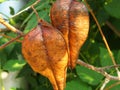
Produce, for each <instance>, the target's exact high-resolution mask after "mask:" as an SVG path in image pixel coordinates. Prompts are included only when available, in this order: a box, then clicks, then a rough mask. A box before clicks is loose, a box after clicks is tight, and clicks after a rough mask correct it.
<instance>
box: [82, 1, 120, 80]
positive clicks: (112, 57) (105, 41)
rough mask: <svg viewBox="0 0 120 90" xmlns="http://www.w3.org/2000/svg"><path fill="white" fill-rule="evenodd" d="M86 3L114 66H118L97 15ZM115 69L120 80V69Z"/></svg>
mask: <svg viewBox="0 0 120 90" xmlns="http://www.w3.org/2000/svg"><path fill="white" fill-rule="evenodd" d="M84 1H85V3H86V6H87V8H88V9H89V11H90V13H91V15H92V17H93V19H94V20H95V22H96V24H97V26H98V29H99V31H100V34H101V36H102V38H103V41H104V43H105V46H106V48H107V50H108V53H109V55H110V57H111V59H112V62H113V65H116V62H115V58H114V56H113V53H112V51H111V50H110V47H109V45H108V43H107V40H106V38H105V36H104V34H103V32H102V29H101V27H100V24H99V22H98V20H97V18H96V17H95V15H94V13H93V11H92V9H91V7H90V6H89V4H88V3H87V1H86V0H84ZM115 69H116V71H117V74H118V76H119V78H120V71H119V69H118V68H117V67H116V68H115Z"/></svg>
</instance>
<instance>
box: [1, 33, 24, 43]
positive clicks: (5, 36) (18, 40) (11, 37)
mask: <svg viewBox="0 0 120 90" xmlns="http://www.w3.org/2000/svg"><path fill="white" fill-rule="evenodd" d="M0 36H3V37H5V38H9V39H14V38H12V37H10V36H7V35H5V34H0ZM16 41H17V42H22V41H21V40H16Z"/></svg>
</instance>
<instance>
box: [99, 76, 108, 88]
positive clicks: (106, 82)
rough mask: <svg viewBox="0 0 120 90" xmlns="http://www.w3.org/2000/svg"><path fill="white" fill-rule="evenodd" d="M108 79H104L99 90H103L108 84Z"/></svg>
mask: <svg viewBox="0 0 120 90" xmlns="http://www.w3.org/2000/svg"><path fill="white" fill-rule="evenodd" d="M109 81H110V80H109V79H108V78H105V81H104V83H103V85H102V86H101V88H100V90H104V88H105V86H106V85H107V84H108V83H109Z"/></svg>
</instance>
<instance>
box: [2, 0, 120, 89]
mask: <svg viewBox="0 0 120 90" xmlns="http://www.w3.org/2000/svg"><path fill="white" fill-rule="evenodd" d="M3 1H4V0H1V1H0V3H2V2H3ZM35 1H36V0H30V1H29V2H28V3H27V4H26V5H25V6H24V7H23V9H24V8H26V7H28V6H29V5H31V4H33V3H34V2H35ZM54 1H55V0H41V2H39V3H38V4H37V5H36V6H35V9H36V10H37V12H38V14H39V16H40V18H42V19H44V20H46V21H48V22H50V18H49V11H50V7H51V5H52V3H53V2H54ZM79 1H80V0H79ZM87 1H88V3H89V5H90V6H91V8H92V9H93V12H94V13H95V15H96V17H97V19H98V21H99V23H100V25H101V28H102V29H103V32H104V35H105V37H106V39H107V41H108V44H109V46H110V48H111V50H112V52H113V54H114V57H115V59H116V62H117V63H118V64H120V43H119V42H120V37H119V36H118V34H116V33H114V31H113V30H111V28H110V27H109V26H108V25H107V24H106V22H110V23H111V24H112V25H113V26H114V27H115V30H116V31H117V32H118V33H119V34H120V31H119V30H120V27H119V26H120V11H119V8H120V5H119V3H120V0H87ZM10 10H12V11H11V13H12V12H14V11H13V10H14V9H13V8H12V7H11V8H10ZM12 14H13V13H12ZM20 17H21V18H20ZM9 20H10V23H11V24H12V25H14V26H15V27H17V28H19V29H20V30H22V31H23V32H24V33H27V32H29V31H30V30H31V29H32V28H34V27H35V26H36V25H37V18H36V15H35V14H34V12H33V10H32V9H29V10H28V11H26V12H23V13H22V14H20V15H19V16H16V17H14V18H12V19H9ZM13 22H14V23H13ZM4 34H6V35H7V36H12V37H16V36H17V35H15V34H14V33H12V32H9V31H7V32H5V33H4ZM9 40H10V39H8V38H4V37H0V45H2V44H4V43H6V42H8V41H9ZM79 58H81V59H82V60H84V61H85V62H87V63H89V64H92V65H94V66H97V67H103V66H109V65H112V61H111V58H110V56H109V54H108V51H107V49H106V47H105V45H104V42H103V40H102V37H101V35H100V33H99V31H98V28H97V26H96V23H95V21H94V20H93V18H92V16H91V15H90V32H89V37H88V39H87V41H86V43H85V44H84V45H83V47H82V49H81V51H80V54H79ZM25 64H26V62H25V61H24V58H23V56H22V54H21V43H18V42H14V43H12V44H10V45H9V46H7V47H6V48H4V49H0V67H1V69H2V70H7V71H8V72H9V71H18V70H20V72H19V74H18V76H17V78H19V77H26V81H27V83H28V85H29V90H52V87H51V84H50V82H49V80H48V79H47V78H45V77H43V76H41V75H39V74H36V73H35V72H33V71H32V69H31V68H30V67H29V65H28V64H26V65H25ZM107 72H109V73H111V74H116V72H115V70H114V69H110V70H107ZM103 81H104V76H102V75H101V74H99V73H97V72H95V71H92V70H89V69H87V68H85V67H82V66H76V68H75V69H74V70H73V71H71V70H68V75H67V84H66V88H65V90H73V89H74V90H81V89H82V90H99V88H100V87H101V85H102V83H103ZM114 83H116V81H111V82H110V83H108V84H107V87H109V86H111V85H112V84H114ZM118 89H120V86H119V85H116V86H114V87H112V88H111V89H110V90H118ZM16 90H19V89H16Z"/></svg>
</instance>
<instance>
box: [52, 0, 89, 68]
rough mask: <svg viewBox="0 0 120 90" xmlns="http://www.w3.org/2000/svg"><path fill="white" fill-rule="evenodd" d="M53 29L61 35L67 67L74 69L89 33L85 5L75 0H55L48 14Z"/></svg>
mask: <svg viewBox="0 0 120 90" xmlns="http://www.w3.org/2000/svg"><path fill="white" fill-rule="evenodd" d="M50 16H51V22H52V25H53V26H54V27H56V28H57V29H58V30H60V31H61V32H62V33H63V36H64V38H65V40H66V43H67V46H68V47H69V48H68V52H69V66H70V67H71V68H74V67H75V66H76V61H77V58H78V55H79V50H80V48H81V47H82V45H83V44H84V42H85V41H86V38H87V36H88V31H89V15H88V11H87V9H86V7H85V5H84V4H83V3H82V2H77V1H76V0H57V1H56V2H55V3H54V4H53V6H52V8H51V12H50Z"/></svg>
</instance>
